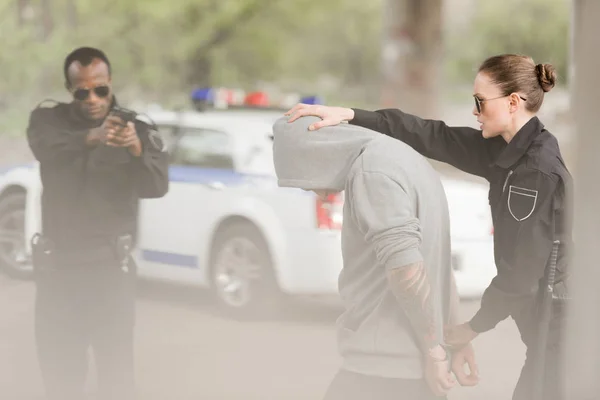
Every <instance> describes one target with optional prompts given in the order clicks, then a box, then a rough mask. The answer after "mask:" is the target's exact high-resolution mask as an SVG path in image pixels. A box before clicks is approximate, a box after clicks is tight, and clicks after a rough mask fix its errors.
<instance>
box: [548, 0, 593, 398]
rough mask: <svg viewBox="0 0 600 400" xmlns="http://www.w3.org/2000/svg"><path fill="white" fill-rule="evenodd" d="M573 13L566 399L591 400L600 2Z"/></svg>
mask: <svg viewBox="0 0 600 400" xmlns="http://www.w3.org/2000/svg"><path fill="white" fill-rule="evenodd" d="M573 11H574V15H573V19H572V20H573V29H572V34H573V37H572V40H573V41H572V44H573V52H572V55H573V60H572V67H573V70H572V73H571V76H572V78H573V82H572V85H571V88H572V111H573V116H574V121H575V129H576V146H575V149H576V153H575V159H576V166H575V171H576V172H575V176H574V177H575V196H576V199H575V243H576V252H575V261H574V265H573V267H574V268H573V270H574V273H573V282H572V288H573V292H574V293H573V294H574V299H573V300H572V301H571V304H570V312H571V316H572V317H571V320H570V322H569V324H568V329H567V335H566V349H567V351H566V354H565V363H564V366H565V370H564V373H565V374H566V375H567V382H568V383H567V392H568V393H567V397H566V398H567V399H577V400H587V399H590V400H591V399H598V398H600V252H599V248H600V53H599V52H598V45H599V38H600V24H598V21H599V20H600V1H598V0H574V3H573ZM546 28H548V29H551V28H550V27H546Z"/></svg>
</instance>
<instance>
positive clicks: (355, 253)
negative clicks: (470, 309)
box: [273, 117, 477, 400]
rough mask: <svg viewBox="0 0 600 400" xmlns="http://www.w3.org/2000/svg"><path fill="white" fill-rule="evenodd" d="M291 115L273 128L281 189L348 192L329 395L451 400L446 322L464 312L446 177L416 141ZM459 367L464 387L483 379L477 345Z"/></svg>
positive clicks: (462, 355) (459, 356)
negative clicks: (336, 362) (336, 356)
mask: <svg viewBox="0 0 600 400" xmlns="http://www.w3.org/2000/svg"><path fill="white" fill-rule="evenodd" d="M287 119H288V118H286V117H283V118H281V119H279V120H278V121H277V122H276V123H275V124H274V126H273V132H274V138H273V146H274V147H273V158H274V163H275V170H276V173H277V177H278V184H279V186H283V187H293V188H300V189H304V190H312V191H314V192H316V193H317V195H319V196H327V195H328V194H330V193H338V192H342V191H344V195H345V201H344V210H343V214H344V223H343V226H342V255H343V261H344V266H343V269H342V272H341V274H340V277H339V293H340V296H341V299H342V302H343V304H344V308H345V311H344V313H343V314H342V316H341V317H340V318H339V319H338V346H339V350H340V353H341V355H342V358H343V362H342V367H341V370H340V371H339V372H338V374H337V375H336V377H335V378H334V380H333V382H332V383H331V385H330V387H329V390H328V392H327V394H326V396H325V398H326V399H327V400H338V399H340V400H341V399H344V400H352V399H357V400H358V399H378V400H383V399H394V400H397V399H400V398H402V399H416V400H421V399H429V398H433V397H435V396H445V394H446V393H447V392H448V390H449V389H450V388H451V387H452V386H453V385H454V381H453V378H452V375H451V373H450V365H449V364H450V361H449V357H448V355H447V353H446V351H445V349H444V347H443V345H444V343H443V327H444V325H445V324H448V323H451V322H455V321H452V319H454V320H455V319H456V318H457V316H456V315H450V314H456V306H457V298H456V293H455V287H454V282H453V278H452V271H451V255H450V235H449V232H450V229H449V216H448V205H447V201H446V196H445V193H444V189H443V186H442V184H441V181H440V178H439V176H438V174H437V173H436V171H435V170H434V169H433V168H432V167H431V165H430V164H429V163H428V162H427V160H426V159H425V158H424V157H422V156H421V155H419V154H418V153H417V152H416V151H414V150H413V149H412V148H411V147H409V146H407V145H405V144H404V143H402V142H400V141H397V140H394V139H391V138H389V137H387V136H383V135H379V134H377V133H376V132H373V131H371V130H368V129H365V128H361V127H357V126H352V125H346V124H343V125H338V126H333V127H325V128H322V129H319V130H316V131H309V130H308V126H309V125H311V124H312V123H314V122H316V121H318V120H319V119H318V118H316V117H303V118H299V119H298V120H296V121H294V122H292V123H288V121H287ZM452 302H453V306H454V307H451V303H452ZM465 363H467V364H469V367H470V369H471V374H470V375H467V374H466V373H465V372H464V370H463V366H464V364H465ZM453 370H454V373H455V374H456V376H457V378H458V380H459V382H460V383H461V384H463V385H474V384H476V383H477V371H476V367H475V364H474V358H473V354H472V348H471V347H465V348H463V349H462V350H460V351H459V352H457V353H455V354H454V357H453Z"/></svg>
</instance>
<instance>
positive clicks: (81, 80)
mask: <svg viewBox="0 0 600 400" xmlns="http://www.w3.org/2000/svg"><path fill="white" fill-rule="evenodd" d="M68 77H69V82H67V87H68V89H69V91H70V92H71V94H72V95H73V104H74V105H75V106H76V107H77V108H78V109H79V111H80V112H81V114H82V115H83V116H84V117H86V118H87V119H89V120H92V121H99V120H103V119H104V118H106V116H107V115H108V113H109V111H110V105H111V102H112V87H111V79H110V74H109V72H108V65H106V63H104V62H103V61H102V60H99V59H94V60H93V61H92V63H91V64H90V65H87V66H85V67H84V66H82V65H81V64H80V63H79V62H78V61H76V62H74V63H72V64H71V65H70V66H69V69H68Z"/></svg>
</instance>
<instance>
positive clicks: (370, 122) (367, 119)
mask: <svg viewBox="0 0 600 400" xmlns="http://www.w3.org/2000/svg"><path fill="white" fill-rule="evenodd" d="M352 111H354V118H352V119H351V120H350V121H348V123H349V124H352V125H357V126H362V127H363V128H369V129H373V130H375V128H376V127H377V122H378V119H379V114H377V113H376V112H373V111H367V110H362V109H360V108H353V109H352Z"/></svg>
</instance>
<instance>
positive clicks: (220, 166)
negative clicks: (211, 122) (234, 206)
mask: <svg viewBox="0 0 600 400" xmlns="http://www.w3.org/2000/svg"><path fill="white" fill-rule="evenodd" d="M177 137H178V139H177V141H176V143H175V144H174V146H173V148H172V150H171V153H170V166H169V180H170V186H169V192H168V193H167V195H166V196H164V197H163V198H161V199H156V200H152V201H151V202H147V203H146V204H145V207H144V212H143V222H142V228H141V233H142V235H141V237H140V246H139V258H140V263H141V264H142V265H143V267H142V268H143V269H145V271H143V272H145V273H147V274H149V275H152V276H155V277H158V278H163V279H167V280H175V281H186V282H195V283H200V284H205V283H206V282H205V277H206V274H205V271H206V267H207V266H206V250H205V249H206V248H207V247H208V244H207V242H208V241H209V240H210V238H211V232H212V227H213V225H214V224H215V220H216V219H218V218H220V215H222V214H223V207H225V206H226V204H227V196H228V193H227V192H228V191H227V188H228V186H230V185H231V184H232V182H234V181H237V180H239V175H238V174H236V173H235V172H234V160H233V151H232V148H233V146H232V143H231V138H230V136H229V135H228V134H226V133H225V132H222V131H219V130H215V129H206V128H189V127H181V128H179V129H178V132H177Z"/></svg>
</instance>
